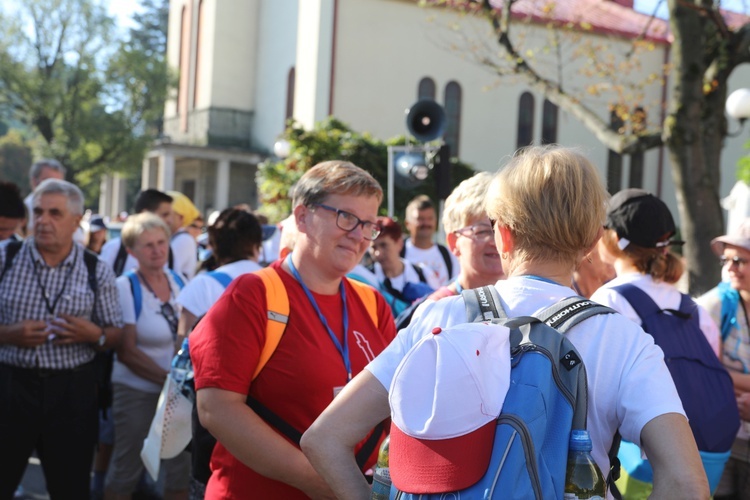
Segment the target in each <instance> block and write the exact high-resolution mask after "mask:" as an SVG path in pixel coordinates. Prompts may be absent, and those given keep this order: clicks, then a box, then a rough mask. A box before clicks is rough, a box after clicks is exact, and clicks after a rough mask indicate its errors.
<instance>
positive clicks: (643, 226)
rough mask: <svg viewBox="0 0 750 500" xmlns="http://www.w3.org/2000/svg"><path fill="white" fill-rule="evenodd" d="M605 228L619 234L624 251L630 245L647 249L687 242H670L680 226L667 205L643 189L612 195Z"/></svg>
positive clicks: (627, 190)
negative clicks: (677, 226)
mask: <svg viewBox="0 0 750 500" xmlns="http://www.w3.org/2000/svg"><path fill="white" fill-rule="evenodd" d="M604 227H606V228H607V229H613V230H614V231H615V232H617V236H618V238H619V239H620V242H619V246H620V248H621V249H623V250H624V249H625V248H626V247H627V246H628V245H629V244H630V243H633V244H634V245H638V246H639V247H643V248H661V247H665V246H668V245H682V244H683V243H684V241H677V240H670V238H671V237H672V236H674V234H675V231H676V227H675V225H674V219H673V218H672V213H671V212H670V211H669V208H668V207H667V205H666V203H664V202H663V201H662V200H660V199H659V198H657V197H656V196H654V195H652V194H651V193H649V192H648V191H644V190H643V189H635V188H631V189H623V190H622V191H620V192H618V193H616V194H615V195H614V196H612V198H610V200H609V204H608V207H607V223H606V224H605V226H604Z"/></svg>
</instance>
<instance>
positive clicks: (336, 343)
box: [286, 253, 352, 382]
mask: <svg viewBox="0 0 750 500" xmlns="http://www.w3.org/2000/svg"><path fill="white" fill-rule="evenodd" d="M286 262H287V264H289V269H291V270H292V275H293V276H294V278H295V279H296V280H297V282H299V284H300V286H301V287H302V290H304V291H305V295H307V299H308V300H309V301H310V304H312V306H313V309H315V312H316V313H318V318H319V319H320V322H321V323H323V326H324V327H325V329H326V331H328V336H329V337H331V340H332V341H333V345H334V346H336V350H337V351H339V354H341V359H343V360H344V367H345V368H346V376H347V379H346V381H347V382H348V381H350V380H351V379H352V363H351V361H350V360H349V339H348V335H347V333H348V332H349V313H348V312H347V310H346V291H345V289H344V280H341V283H339V292H340V293H341V301H342V302H343V303H344V321H343V322H344V346H343V347H342V346H341V343H340V342H339V339H338V338H336V335H335V334H334V333H333V330H331V327H330V326H328V321H327V320H326V317H325V316H323V312H322V311H321V310H320V307H318V303H317V302H315V297H313V294H312V292H310V289H309V288H307V285H305V282H304V281H302V276H300V275H299V271H297V268H296V267H294V262H292V254H291V253H290V254H289V255H288V256H287V258H286Z"/></svg>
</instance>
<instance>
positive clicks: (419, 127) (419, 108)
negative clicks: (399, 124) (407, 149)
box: [406, 99, 445, 142]
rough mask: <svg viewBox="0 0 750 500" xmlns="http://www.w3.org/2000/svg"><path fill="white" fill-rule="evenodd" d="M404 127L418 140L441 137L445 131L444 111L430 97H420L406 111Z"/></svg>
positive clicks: (424, 140)
mask: <svg viewBox="0 0 750 500" xmlns="http://www.w3.org/2000/svg"><path fill="white" fill-rule="evenodd" d="M406 127H407V128H408V129H409V132H411V135H413V136H414V138H415V139H416V140H418V141H420V142H429V141H432V140H434V139H437V138H438V137H442V135H443V132H444V131H445V111H443V107H442V106H441V105H440V104H438V103H436V102H435V101H433V100H432V99H420V100H419V101H417V102H416V103H414V105H412V107H411V108H409V109H408V110H407V111H406Z"/></svg>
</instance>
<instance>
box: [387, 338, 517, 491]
mask: <svg viewBox="0 0 750 500" xmlns="http://www.w3.org/2000/svg"><path fill="white" fill-rule="evenodd" d="M432 333H433V334H432V335H426V336H424V337H423V338H422V339H420V340H419V342H417V343H416V344H415V345H414V347H412V348H411V350H410V351H409V352H408V353H407V354H406V356H404V358H403V359H402V360H401V363H400V364H399V366H398V367H397V368H396V372H395V374H394V376H393V381H392V382H391V389H390V393H389V401H390V405H391V418H392V421H393V425H392V426H391V441H390V462H389V465H390V473H391V478H392V480H393V484H395V485H396V487H397V488H398V489H400V490H402V491H406V492H409V493H437V492H443V491H454V490H460V489H463V488H467V487H468V486H471V485H472V484H474V483H476V482H477V481H478V480H479V479H481V477H482V476H483V475H484V473H485V471H486V470H487V467H488V464H489V461H490V455H491V453H492V443H493V440H494V437H495V429H496V427H497V423H496V419H497V417H498V415H500V411H501V410H502V407H503V401H504V400H505V395H506V393H507V392H508V388H509V386H510V341H509V330H508V329H507V328H506V327H504V326H499V325H494V324H491V323H466V324H462V325H457V326H453V327H450V328H446V329H444V330H443V329H440V328H435V329H434V330H433V331H432Z"/></svg>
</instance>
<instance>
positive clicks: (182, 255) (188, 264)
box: [169, 229, 198, 280]
mask: <svg viewBox="0 0 750 500" xmlns="http://www.w3.org/2000/svg"><path fill="white" fill-rule="evenodd" d="M169 246H170V247H171V248H172V257H173V265H172V269H174V270H175V271H177V272H178V273H180V274H182V275H183V276H187V279H188V280H191V279H193V276H195V268H196V267H197V265H198V243H197V242H196V241H195V238H193V236H192V235H191V234H190V233H188V232H187V231H185V230H184V229H178V230H177V232H176V233H174V234H173V235H172V240H171V241H170V243H169Z"/></svg>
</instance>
